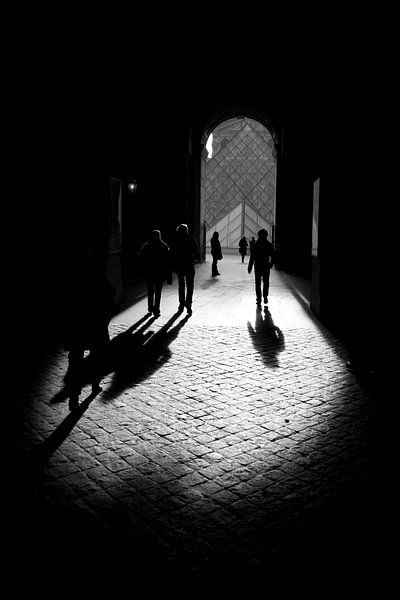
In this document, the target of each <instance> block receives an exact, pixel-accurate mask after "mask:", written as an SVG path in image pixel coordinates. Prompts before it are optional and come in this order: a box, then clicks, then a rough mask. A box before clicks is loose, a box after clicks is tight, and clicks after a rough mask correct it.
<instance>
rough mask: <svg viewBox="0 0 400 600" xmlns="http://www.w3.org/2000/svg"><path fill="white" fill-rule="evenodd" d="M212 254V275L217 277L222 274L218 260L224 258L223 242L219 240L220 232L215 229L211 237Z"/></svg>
mask: <svg viewBox="0 0 400 600" xmlns="http://www.w3.org/2000/svg"><path fill="white" fill-rule="evenodd" d="M211 256H212V259H213V260H212V265H211V275H212V276H213V277H215V276H216V275H221V273H219V272H218V266H217V265H218V261H219V260H222V258H223V256H222V249H221V243H220V241H219V233H218V231H214V233H213V235H212V238H211Z"/></svg>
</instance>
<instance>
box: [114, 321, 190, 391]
mask: <svg viewBox="0 0 400 600" xmlns="http://www.w3.org/2000/svg"><path fill="white" fill-rule="evenodd" d="M181 314H182V313H181V312H176V313H175V314H174V315H173V316H172V317H171V318H170V319H169V320H168V321H167V323H165V325H163V326H162V327H161V328H160V329H159V331H156V332H152V331H145V328H147V327H148V323H146V326H145V327H141V328H140V329H138V330H137V331H136V332H134V333H132V328H129V329H128V330H126V331H124V332H123V333H121V334H120V335H118V336H116V337H115V338H113V339H112V340H111V342H110V344H109V346H108V349H107V355H106V358H105V370H106V373H107V374H109V373H113V378H112V381H111V385H110V386H109V387H108V388H107V391H106V392H105V393H104V395H103V400H104V401H108V400H113V399H115V398H117V397H118V396H119V395H120V394H121V393H122V392H123V391H124V390H126V389H127V388H130V387H133V386H134V385H137V384H138V383H140V382H141V381H143V380H144V379H146V378H147V377H149V376H150V375H151V374H152V373H154V372H155V371H156V370H157V369H159V368H160V367H161V366H162V365H163V364H165V363H166V362H167V361H168V360H169V359H170V357H171V355H172V353H171V350H170V348H169V345H170V344H171V342H172V341H173V340H174V339H175V338H176V337H177V336H178V334H179V332H180V330H181V328H182V327H183V326H184V325H185V324H186V323H187V321H188V320H189V318H190V316H189V315H186V316H185V317H184V318H183V319H181V320H180V321H179V323H177V324H176V325H175V326H174V327H172V325H173V324H174V322H175V321H176V320H177V319H178V317H179V316H180V315H181Z"/></svg>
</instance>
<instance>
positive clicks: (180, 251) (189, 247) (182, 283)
mask: <svg viewBox="0 0 400 600" xmlns="http://www.w3.org/2000/svg"><path fill="white" fill-rule="evenodd" d="M173 259H174V267H175V272H176V275H177V277H178V297H179V307H178V311H179V312H182V311H183V309H184V308H185V307H186V310H187V313H188V315H191V314H192V303H193V289H194V276H195V268H194V265H195V263H196V262H199V261H200V250H199V247H198V245H197V242H196V240H195V239H194V237H193V236H192V235H191V234H190V233H189V228H188V226H187V225H186V224H185V223H182V224H181V225H178V227H177V228H176V239H175V247H174V250H173Z"/></svg>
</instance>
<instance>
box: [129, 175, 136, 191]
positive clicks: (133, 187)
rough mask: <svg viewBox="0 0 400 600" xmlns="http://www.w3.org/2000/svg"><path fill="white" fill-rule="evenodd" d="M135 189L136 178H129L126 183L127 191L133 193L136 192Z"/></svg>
mask: <svg viewBox="0 0 400 600" xmlns="http://www.w3.org/2000/svg"><path fill="white" fill-rule="evenodd" d="M136 190H137V183H136V180H135V179H132V180H131V181H129V183H128V191H129V192H130V193H131V194H134V193H135V192H136Z"/></svg>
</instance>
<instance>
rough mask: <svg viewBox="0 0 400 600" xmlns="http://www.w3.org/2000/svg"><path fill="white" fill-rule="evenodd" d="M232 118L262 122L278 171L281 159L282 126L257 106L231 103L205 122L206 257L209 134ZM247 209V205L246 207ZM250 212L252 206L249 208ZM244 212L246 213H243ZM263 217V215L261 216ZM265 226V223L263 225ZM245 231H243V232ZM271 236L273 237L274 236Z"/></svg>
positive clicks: (203, 242) (203, 227)
mask: <svg viewBox="0 0 400 600" xmlns="http://www.w3.org/2000/svg"><path fill="white" fill-rule="evenodd" d="M232 119H237V120H240V119H250V120H253V121H256V122H257V123H259V124H261V125H262V126H263V127H265V129H266V130H267V131H268V133H269V134H270V136H271V138H270V139H271V140H272V142H273V154H274V157H275V162H276V167H275V169H276V172H277V170H278V160H279V158H278V157H279V154H280V151H279V150H280V147H281V130H280V127H279V126H278V125H277V124H276V123H273V121H272V119H271V118H269V117H268V116H267V115H266V114H265V113H264V112H262V111H260V110H258V109H257V108H256V107H252V106H243V105H240V106H239V105H231V106H227V107H225V108H223V109H220V110H217V111H215V112H214V113H213V114H212V115H211V116H210V117H209V118H208V120H207V122H206V123H205V124H204V127H203V130H202V135H201V153H200V159H201V160H200V162H201V167H200V177H199V183H200V185H199V188H200V189H199V209H200V210H199V217H200V224H201V227H200V242H201V245H202V251H203V257H205V253H206V247H207V226H206V223H205V206H204V190H203V182H204V178H205V171H206V157H207V151H206V144H207V140H208V138H209V135H210V134H211V133H212V132H213V131H215V129H216V128H218V126H219V125H223V124H224V123H225V122H229V121H230V120H232ZM276 184H277V179H276V180H275V199H276V192H277V185H276ZM244 208H245V209H246V207H244ZM248 210H249V211H250V212H252V211H251V208H249V209H248ZM243 214H244V213H243ZM241 218H242V223H243V220H244V217H243V215H242V217H241ZM260 218H261V217H260ZM262 226H264V225H262ZM242 229H243V225H242ZM267 229H271V227H269V228H268V227H267ZM243 233H244V232H242V234H243ZM270 233H272V236H273V235H274V226H273V227H272V231H270ZM272 236H271V237H272Z"/></svg>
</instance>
